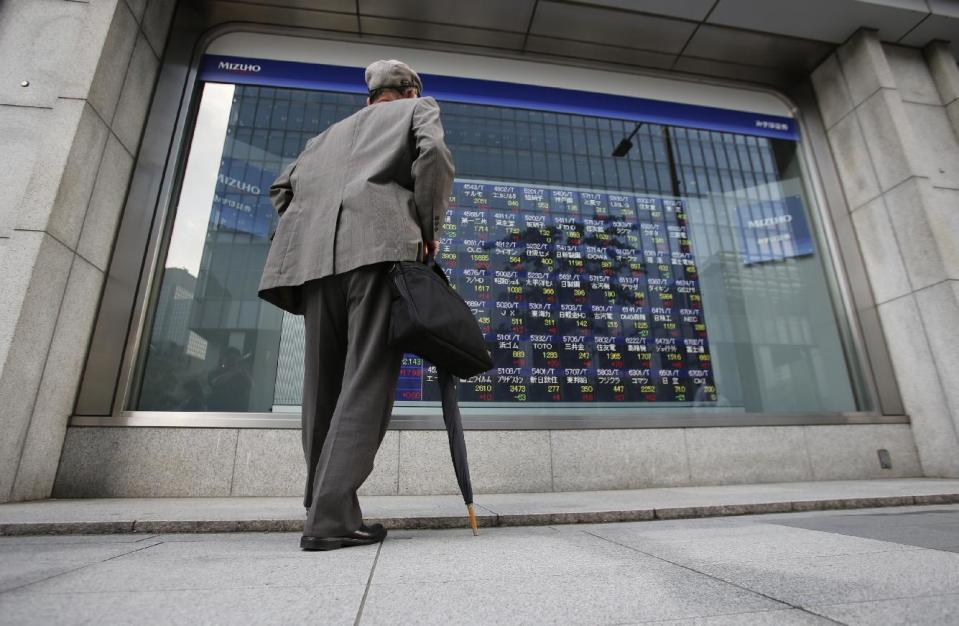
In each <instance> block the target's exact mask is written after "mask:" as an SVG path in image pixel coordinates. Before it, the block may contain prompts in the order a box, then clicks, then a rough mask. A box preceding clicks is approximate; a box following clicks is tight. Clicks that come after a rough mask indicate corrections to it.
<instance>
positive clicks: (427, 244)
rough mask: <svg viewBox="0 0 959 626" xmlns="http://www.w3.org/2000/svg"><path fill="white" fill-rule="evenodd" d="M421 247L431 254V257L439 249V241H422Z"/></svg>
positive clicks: (434, 256)
mask: <svg viewBox="0 0 959 626" xmlns="http://www.w3.org/2000/svg"><path fill="white" fill-rule="evenodd" d="M423 248H424V249H425V250H426V252H427V254H431V255H433V258H436V254H437V253H438V252H439V251H440V242H439V241H423Z"/></svg>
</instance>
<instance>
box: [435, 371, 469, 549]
mask: <svg viewBox="0 0 959 626" xmlns="http://www.w3.org/2000/svg"><path fill="white" fill-rule="evenodd" d="M436 374H437V377H436V379H437V382H438V383H439V385H440V395H441V397H442V399H443V421H444V422H446V435H447V436H448V437H449V440H450V455H451V456H452V457H453V471H455V472H456V482H457V483H459V486H460V491H462V492H463V500H464V501H465V502H466V511H467V513H468V515H469V518H470V526H472V527H473V534H474V535H478V534H479V530H477V528H476V512H475V511H474V510H473V484H472V483H471V482H470V468H469V464H468V463H467V461H466V440H465V439H464V437H463V418H462V417H461V416H460V405H459V400H458V399H457V397H456V382H457V378H456V377H455V376H453V375H452V374H450V373H449V372H446V371H444V370H441V369H439V368H437V372H436Z"/></svg>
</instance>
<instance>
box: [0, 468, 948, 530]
mask: <svg viewBox="0 0 959 626" xmlns="http://www.w3.org/2000/svg"><path fill="white" fill-rule="evenodd" d="M360 503H361V506H362V507H363V513H364V517H365V519H366V520H367V521H376V522H380V523H383V524H384V525H385V526H386V527H387V528H390V529H409V530H414V529H441V528H463V527H465V526H466V524H467V522H466V508H465V506H464V505H463V500H462V498H460V497H459V496H366V497H361V498H360ZM951 503H959V480H953V479H936V478H916V479H889V480H857V481H822V482H799V483H770V484H756V485H725V486H718V487H674V488H661V489H637V490H624V491H586V492H561V493H521V494H479V495H477V496H476V512H477V517H478V519H479V523H480V526H483V527H491V526H529V525H551V524H583V523H600V522H632V521H648V520H668V519H684V518H697V517H716V516H728V515H747V514H764V513H788V512H802V511H823V510H830V509H858V508H867V507H891V506H911V505H928V504H951ZM303 517H304V515H303V507H302V502H301V500H300V499H299V498H110V499H89V500H41V501H36V502H22V503H10V504H2V505H0V535H43V534H116V533H206V532H216V533H223V532H248V531H272V532H294V531H300V530H302V527H303Z"/></svg>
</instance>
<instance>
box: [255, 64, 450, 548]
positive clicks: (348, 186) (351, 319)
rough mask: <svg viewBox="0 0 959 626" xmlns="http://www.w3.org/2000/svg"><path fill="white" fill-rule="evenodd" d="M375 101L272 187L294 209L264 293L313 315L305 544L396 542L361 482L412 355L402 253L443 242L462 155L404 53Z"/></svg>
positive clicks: (312, 145)
mask: <svg viewBox="0 0 959 626" xmlns="http://www.w3.org/2000/svg"><path fill="white" fill-rule="evenodd" d="M366 84H367V87H368V89H369V98H368V99H367V101H366V102H367V106H366V108H364V109H362V110H360V111H357V112H356V113H354V114H353V115H351V116H350V117H348V118H346V119H344V120H342V121H340V122H337V123H336V124H333V125H332V126H330V127H329V128H328V129H326V130H325V131H324V132H322V133H320V134H319V135H317V136H316V137H313V138H312V139H310V140H309V141H308V142H307V144H306V147H305V148H304V150H303V152H302V153H300V155H299V156H298V157H297V159H296V160H295V161H294V162H293V163H291V164H290V165H289V166H288V167H287V168H286V169H284V170H283V172H282V173H281V174H280V176H279V177H278V178H277V179H276V181H275V182H274V183H273V185H272V186H271V187H270V199H271V201H272V202H273V205H274V207H276V210H277V212H278V213H279V215H280V219H279V224H278V225H277V228H276V232H275V236H274V238H273V241H272V243H271V246H270V252H269V255H268V256H267V260H266V265H265V267H264V270H263V275H262V278H261V280H260V286H259V296H260V297H261V298H263V299H264V300H267V301H268V302H272V303H273V304H275V305H277V306H279V307H280V308H282V309H284V310H286V311H289V312H291V313H295V314H299V315H303V316H304V318H305V319H304V322H305V328H306V355H305V363H304V370H305V377H304V378H305V380H304V382H303V453H304V455H305V457H306V464H307V478H306V494H305V497H304V500H303V502H304V506H306V507H307V509H308V511H307V518H306V525H305V527H304V532H303V537H302V539H301V540H300V547H301V548H303V549H304V550H332V549H336V548H340V547H346V546H357V545H364V544H370V543H376V542H378V541H382V540H383V538H384V537H385V536H386V529H385V528H383V526H382V525H380V524H374V525H372V526H366V525H365V524H363V519H362V514H361V512H360V505H359V501H358V500H357V497H356V490H357V489H358V488H359V487H360V485H362V484H363V481H365V480H366V478H367V476H369V474H370V472H371V471H372V470H373V459H374V457H375V456H376V451H377V449H378V448H379V446H380V443H381V442H382V440H383V436H384V435H385V434H386V427H387V424H388V423H389V420H390V413H391V411H392V408H393V396H394V394H395V392H396V384H397V379H398V377H399V369H400V363H401V359H402V356H403V355H402V354H401V353H400V352H398V351H396V350H392V349H390V347H389V346H388V345H387V336H388V329H389V320H390V301H391V292H390V286H389V278H388V275H387V270H388V268H389V265H390V263H391V262H394V261H412V260H423V259H424V257H425V255H426V253H427V252H433V253H435V251H436V238H437V232H438V231H439V229H440V226H441V223H442V220H443V219H444V217H445V215H446V203H447V199H448V197H449V193H450V189H451V186H452V181H453V164H452V160H451V158H450V153H449V150H448V149H447V148H446V144H445V143H444V142H443V127H442V125H441V124H440V110H439V107H438V106H437V104H436V101H435V100H434V99H433V98H423V97H420V94H421V92H422V89H423V84H422V82H421V80H420V77H419V76H418V75H417V74H416V72H414V71H413V70H412V69H411V68H410V67H409V66H408V65H406V64H405V63H402V62H400V61H395V60H390V61H376V62H375V63H373V64H371V65H370V66H369V67H368V68H366Z"/></svg>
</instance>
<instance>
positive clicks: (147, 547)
mask: <svg viewBox="0 0 959 626" xmlns="http://www.w3.org/2000/svg"><path fill="white" fill-rule="evenodd" d="M161 543H163V542H162V541H158V542H156V543H153V544H150V545H148V546H143V547H142V548H137V549H136V550H130V551H129V552H124V553H123V554H116V555H114V556H111V557H109V558H106V559H103V560H102V561H96V562H95V563H84V564H83V565H80V566H78V567H74V568H73V569H69V570H66V571H63V572H57V573H56V574H53V575H52V576H47V577H46V578H41V579H40V580H32V581H30V582H28V583H24V584H22V585H18V586H16V587H11V588H10V589H3V590H0V594H4V593H10V592H11V591H19V590H21V589H24V588H26V587H30V586H31V585H36V584H39V583H43V582H47V581H48V580H53V579H54V578H58V577H60V576H65V575H67V574H72V573H73V572H78V571H80V570H82V569H86V568H88V567H93V566H94V565H100V564H102V563H106V562H107V561H112V560H114V559H118V558H120V557H121V556H126V555H128V554H133V553H134V552H142V551H144V550H149V549H150V548H152V547H154V546H158V545H160V544H161Z"/></svg>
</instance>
